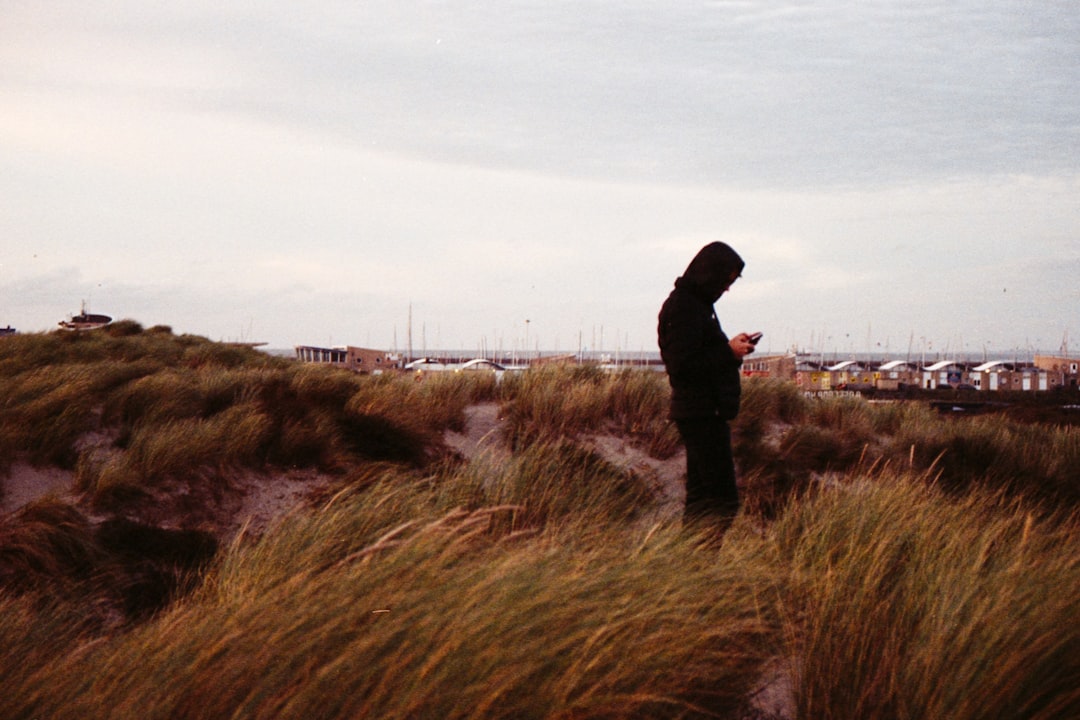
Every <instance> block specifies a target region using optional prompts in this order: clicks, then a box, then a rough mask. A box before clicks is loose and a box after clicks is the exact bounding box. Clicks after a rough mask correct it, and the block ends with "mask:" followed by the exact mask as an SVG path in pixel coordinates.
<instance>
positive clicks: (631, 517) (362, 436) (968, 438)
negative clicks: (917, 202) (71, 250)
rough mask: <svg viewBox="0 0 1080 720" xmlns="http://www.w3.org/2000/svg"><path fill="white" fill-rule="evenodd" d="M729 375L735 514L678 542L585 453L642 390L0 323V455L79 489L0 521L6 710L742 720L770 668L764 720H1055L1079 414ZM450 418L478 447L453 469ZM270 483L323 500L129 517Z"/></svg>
mask: <svg viewBox="0 0 1080 720" xmlns="http://www.w3.org/2000/svg"><path fill="white" fill-rule="evenodd" d="M744 392H745V398H744V405H743V412H742V413H741V415H740V417H739V419H738V421H737V422H736V424H735V428H734V429H735V444H736V456H737V461H738V464H739V470H740V477H741V481H742V484H743V496H744V511H743V513H742V514H741V515H740V516H739V518H738V520H737V521H736V523H735V525H734V526H733V527H732V529H731V530H730V531H729V533H728V534H727V536H726V537H725V541H724V543H723V545H722V546H721V547H719V548H715V547H712V548H710V546H709V545H708V544H706V543H703V542H701V538H700V537H697V536H695V535H694V533H693V532H691V531H688V530H684V529H683V528H682V527H681V526H680V524H679V522H678V519H677V517H666V516H663V515H657V513H656V512H655V508H656V503H657V497H656V488H655V487H654V485H653V484H652V483H651V482H650V478H648V477H647V476H646V475H644V474H642V473H638V472H635V471H634V470H633V469H632V468H631V469H627V468H624V467H620V466H617V465H614V464H612V463H610V462H608V461H607V460H605V458H604V457H602V456H601V455H598V454H597V453H596V452H595V451H593V450H591V449H590V447H591V446H590V445H589V444H588V443H587V442H585V439H586V438H587V437H588V436H589V435H591V434H596V433H607V434H612V435H617V436H619V437H621V438H624V439H625V441H626V442H627V443H630V444H632V445H634V446H635V447H638V448H641V449H643V450H645V451H647V452H648V453H650V454H652V455H653V456H655V457H659V458H670V457H672V456H674V455H675V454H676V453H677V451H678V449H679V444H678V438H677V436H676V435H675V433H674V430H673V428H672V427H671V424H670V423H669V422H667V421H666V419H665V417H664V416H665V413H666V404H667V398H668V390H667V387H666V380H665V378H664V376H663V375H662V374H661V373H655V372H651V371H628V372H624V373H617V374H611V373H603V372H600V371H598V370H596V369H594V368H581V367H548V368H542V369H535V370H530V371H528V372H525V373H521V374H513V375H506V376H504V378H503V379H502V381H501V382H496V380H495V378H494V377H493V376H490V375H486V374H483V373H480V374H454V373H447V374H441V375H436V374H430V375H429V376H428V377H427V379H425V380H424V381H423V382H416V381H415V380H414V379H412V378H411V377H408V376H404V377H393V376H388V375H384V376H380V377H367V376H363V377H362V376H356V375H352V374H350V373H347V372H344V371H334V370H330V369H326V368H319V367H307V366H300V365H296V364H294V363H292V362H290V361H286V360H281V359H275V358H270V357H268V356H265V355H262V354H260V353H258V352H256V351H252V350H250V349H245V348H238V347H234V346H228V345H221V344H217V343H212V342H209V341H207V340H204V339H201V338H195V337H189V336H175V335H173V334H172V332H171V331H170V330H169V329H168V328H161V327H159V328H151V329H148V330H145V329H143V328H141V327H140V326H139V325H138V324H137V323H133V322H131V321H126V322H125V323H118V324H116V326H115V327H113V328H111V329H110V331H109V332H100V331H98V332H94V333H84V334H60V333H56V334H49V335H24V336H15V337H10V338H5V339H3V340H2V341H0V464H2V465H3V469H10V468H12V467H13V466H14V465H15V464H16V463H20V462H29V463H34V464H38V465H48V466H59V467H63V468H67V469H69V470H70V471H71V472H72V475H73V478H74V481H75V488H76V490H77V491H78V494H77V495H76V496H75V498H74V499H70V498H68V499H65V498H57V497H46V498H43V499H41V500H39V501H37V502H35V503H32V504H31V505H28V506H26V507H24V508H22V509H21V510H19V511H17V512H15V513H12V514H10V515H9V516H7V517H4V518H2V519H0V643H2V645H3V648H4V650H3V653H2V654H0V698H3V700H2V701H0V704H2V706H3V712H2V715H3V717H5V718H7V717H10V718H26V719H28V720H29V719H31V718H34V719H45V718H117V717H124V718H126V717H131V718H135V717H138V718H163V719H164V718H170V719H173V718H215V719H217V718H230V717H231V718H291V717H295V718H362V717H367V718H565V719H570V718H574V719H578V718H698V717H701V718H706V717H721V718H746V717H758V718H760V717H765V716H767V715H766V714H765V711H764V710H762V709H760V707H759V709H758V710H756V711H754V710H753V709H752V708H753V707H754V702H753V700H754V697H753V696H754V694H755V693H756V692H758V691H759V690H760V689H761V686H762V684H763V679H764V678H767V677H769V676H771V675H774V674H776V673H777V672H779V673H780V675H781V676H783V677H785V678H787V679H788V681H789V682H790V688H791V690H790V698H789V700H790V703H789V704H788V707H787V709H786V711H785V712H786V713H787V714H788V715H789V716H790V717H799V718H845V719H850V718H935V719H937V718H959V719H961V720H962V719H964V718H972V719H974V718H1046V719H1048V720H1049V719H1050V718H1064V717H1080V629H1078V628H1077V625H1076V622H1075V619H1076V618H1077V617H1080V553H1078V550H1080V547H1078V539H1080V526H1078V522H1077V520H1078V516H1077V507H1078V502H1077V501H1078V499H1080V496H1078V489H1077V482H1076V481H1077V478H1080V433H1078V431H1077V430H1076V429H1075V428H1069V427H1058V426H1054V425H1048V424H1032V423H1020V422H1015V421H1013V420H1010V419H1008V418H1003V417H976V418H950V417H943V416H941V415H939V414H937V413H935V412H934V411H932V410H931V409H929V408H928V407H927V406H925V405H923V404H921V403H918V402H914V401H912V402H898V403H882V404H871V403H867V402H865V401H863V400H860V399H858V398H832V399H821V400H810V399H807V398H805V397H803V396H802V395H801V394H799V393H798V392H797V391H796V390H795V388H794V386H792V385H790V384H786V383H780V382H769V381H748V382H746V383H745V385H744ZM481 402H483V403H497V404H498V405H499V407H500V414H501V416H502V421H501V422H502V424H501V428H502V434H503V435H502V437H503V447H505V452H501V453H486V454H481V455H479V456H477V457H472V458H465V457H462V456H460V455H457V454H455V453H453V452H451V451H450V450H449V449H448V448H447V446H446V445H445V444H444V443H443V440H442V439H443V437H444V434H445V433H446V432H447V431H451V430H457V431H460V430H462V429H463V427H464V424H465V418H466V409H467V408H469V407H470V406H472V405H475V404H477V403H481ZM91 435H92V436H94V437H97V438H106V441H103V442H101V441H99V442H98V443H97V444H94V445H87V444H86V442H85V439H86V438H87V436H91ZM296 469H307V470H310V471H312V472H317V473H319V474H320V476H321V477H324V478H326V479H327V482H326V483H325V484H324V485H323V486H321V487H320V488H319V490H318V492H317V493H315V494H313V495H312V496H311V497H310V498H309V499H308V502H307V504H305V505H303V506H301V507H298V508H296V509H295V511H293V512H291V513H289V514H287V515H286V516H284V517H282V518H281V519H280V521H279V522H278V523H277V524H275V525H273V526H271V527H270V528H269V529H268V530H266V531H265V532H261V533H240V534H239V535H236V536H233V537H226V536H224V535H223V534H222V533H221V532H220V528H218V527H215V526H214V525H213V524H212V523H208V522H207V521H206V520H205V518H206V517H207V516H205V515H202V514H199V513H194V514H190V515H185V514H183V513H179V514H177V515H175V516H173V517H170V518H168V522H163V521H161V510H160V509H161V507H162V504H163V502H164V500H163V498H165V496H166V495H167V494H169V493H174V494H175V493H176V492H178V489H182V490H183V492H184V493H187V497H189V498H197V499H198V501H199V502H205V503H214V502H218V501H219V500H220V499H221V498H223V497H226V496H227V495H228V493H229V492H231V491H232V490H231V488H233V486H234V485H235V479H236V477H237V476H238V474H241V473H246V474H248V475H249V476H250V475H252V474H255V475H257V476H266V477H270V476H273V475H274V474H275V473H280V472H286V471H293V470H296ZM168 507H174V505H169V506H168ZM175 507H177V508H183V507H184V505H183V503H178V504H176V505H175ZM154 510H156V511H157V513H156V514H155V513H154V512H152V511H154ZM150 517H154V518H155V521H154V522H149V521H148V518H150ZM758 705H759V706H760V703H758ZM754 712H756V713H757V714H756V715H755V714H754Z"/></svg>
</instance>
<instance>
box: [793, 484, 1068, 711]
mask: <svg viewBox="0 0 1080 720" xmlns="http://www.w3.org/2000/svg"><path fill="white" fill-rule="evenodd" d="M774 532H775V537H776V543H777V547H778V548H779V550H780V553H781V557H782V562H785V563H790V566H791V570H792V577H791V580H792V582H791V583H790V585H789V586H788V590H787V592H788V595H789V601H788V602H789V603H790V605H789V607H788V615H789V617H791V618H793V620H792V623H793V626H794V627H792V629H791V630H790V631H789V634H790V636H791V637H792V638H793V639H794V640H793V643H794V647H795V650H794V653H793V656H794V657H793V661H794V666H795V667H797V668H798V669H799V681H798V683H797V689H798V692H797V694H798V707H799V714H800V716H802V717H814V718H851V717H925V718H939V717H948V718H1047V719H1049V718H1061V717H1076V716H1077V715H1078V714H1080V684H1078V683H1077V681H1078V680H1080V633H1077V632H1076V631H1075V629H1074V628H1075V619H1076V617H1077V616H1078V615H1077V613H1078V612H1080V560H1078V558H1080V555H1078V553H1077V551H1078V550H1080V543H1078V541H1080V532H1078V525H1077V522H1076V516H1075V515H1073V516H1066V517H1047V516H1045V515H1041V514H1040V513H1038V512H1037V511H1035V510H1033V509H1032V508H1029V507H1025V505H1024V504H1023V503H1019V502H1016V501H1008V500H1005V499H1004V498H1002V497H1001V496H1000V495H991V494H988V493H986V492H974V493H972V494H970V495H968V496H966V497H964V498H960V499H956V498H950V497H947V496H946V495H944V494H943V493H941V492H940V491H939V490H937V489H936V488H934V487H933V486H931V485H928V484H927V483H926V482H925V481H923V480H916V481H912V480H911V479H910V478H904V477H900V476H896V475H892V476H884V477H877V478H874V479H872V480H870V479H867V480H865V481H857V482H855V483H854V484H852V485H849V486H846V487H844V488H842V489H840V490H836V491H832V492H825V493H820V494H819V495H817V496H816V497H814V498H813V499H812V500H810V501H808V502H805V503H803V504H801V505H800V506H799V507H797V508H795V509H793V511H792V512H791V513H789V514H788V515H786V516H784V517H782V518H781V519H780V520H779V521H778V522H777V524H776V526H775V529H774ZM1066 628H1069V629H1066Z"/></svg>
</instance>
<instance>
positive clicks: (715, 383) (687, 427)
mask: <svg viewBox="0 0 1080 720" xmlns="http://www.w3.org/2000/svg"><path fill="white" fill-rule="evenodd" d="M744 265H745V263H744V262H743V260H742V258H740V257H739V255H738V253H736V252H735V251H734V250H732V249H731V248H730V247H729V246H728V245H725V244H724V243H721V242H714V243H710V244H708V245H706V246H705V247H703V248H702V249H701V250H700V251H699V252H698V254H697V255H696V256H695V257H694V259H693V260H692V261H691V262H690V265H689V266H688V267H687V268H686V271H685V272H684V273H683V274H682V277H679V278H678V279H676V280H675V288H674V289H673V290H672V291H671V294H670V295H669V296H668V298H667V300H666V301H665V302H664V305H663V307H662V308H661V309H660V317H659V323H658V328H657V334H658V336H659V344H660V357H661V358H662V359H663V361H664V366H665V368H666V370H667V373H668V380H669V382H670V383H671V413H670V417H671V419H672V420H674V421H675V425H676V427H678V429H679V435H680V436H681V437H682V440H683V444H684V445H685V446H686V505H685V509H684V513H683V521H684V523H685V524H687V525H688V526H692V527H697V526H699V525H704V524H706V523H708V524H710V525H712V526H713V527H714V528H715V532H716V533H717V537H721V536H722V535H723V533H724V531H725V530H726V529H727V527H728V526H729V525H730V524H731V521H732V520H733V519H734V517H735V514H736V513H737V512H738V510H739V493H738V490H737V488H736V485H735V460H734V458H733V456H732V450H731V429H730V427H729V426H728V422H729V421H731V420H733V419H735V416H736V415H737V414H738V412H739V396H740V390H741V379H740V368H741V366H742V359H743V357H745V356H746V355H749V354H750V353H752V352H753V351H754V343H755V342H756V339H754V338H752V337H751V336H750V335H747V334H746V333H740V334H738V335H736V336H735V337H733V338H731V339H728V337H727V335H725V334H724V331H723V330H722V329H721V328H720V321H719V320H717V318H716V312H715V310H714V309H713V303H715V302H716V301H717V300H719V299H720V296H721V295H723V294H724V293H725V292H727V291H728V289H729V288H730V287H731V285H732V283H734V282H735V281H736V280H737V279H738V278H739V276H740V274H741V273H742V270H743V267H744Z"/></svg>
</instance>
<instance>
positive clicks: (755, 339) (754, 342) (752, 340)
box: [746, 332, 764, 345]
mask: <svg viewBox="0 0 1080 720" xmlns="http://www.w3.org/2000/svg"><path fill="white" fill-rule="evenodd" d="M763 334H764V333H759V332H756V333H754V334H753V335H750V336H749V337H747V338H746V339H747V340H749V341H750V344H751V345H757V344H758V340H760V339H761V336H762V335H763Z"/></svg>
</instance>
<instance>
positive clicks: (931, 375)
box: [922, 360, 965, 390]
mask: <svg viewBox="0 0 1080 720" xmlns="http://www.w3.org/2000/svg"><path fill="white" fill-rule="evenodd" d="M964 370H965V368H964V366H963V365H961V364H960V363H958V362H956V361H955V360H941V361H940V362H936V363H934V364H933V365H927V366H926V367H924V368H923V369H922V387H923V388H924V389H926V390H933V389H935V388H949V387H956V386H957V385H959V384H960V383H961V382H963V379H964Z"/></svg>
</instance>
